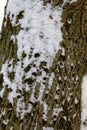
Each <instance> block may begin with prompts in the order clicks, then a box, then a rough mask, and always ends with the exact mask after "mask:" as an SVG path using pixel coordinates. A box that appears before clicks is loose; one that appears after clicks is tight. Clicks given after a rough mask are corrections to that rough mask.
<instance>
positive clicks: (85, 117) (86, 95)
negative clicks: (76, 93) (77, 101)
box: [81, 75, 87, 130]
mask: <svg viewBox="0 0 87 130" xmlns="http://www.w3.org/2000/svg"><path fill="white" fill-rule="evenodd" d="M81 103H82V106H81V130H87V75H85V76H84V77H83V80H82V101H81Z"/></svg>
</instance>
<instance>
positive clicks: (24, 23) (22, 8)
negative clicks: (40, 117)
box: [0, 0, 66, 118]
mask: <svg viewBox="0 0 87 130" xmlns="http://www.w3.org/2000/svg"><path fill="white" fill-rule="evenodd" d="M64 2H66V1H64ZM63 4H64V3H63ZM8 14H9V17H10V20H11V23H12V26H17V25H20V26H21V28H22V29H21V30H20V31H19V33H18V35H13V34H12V36H11V37H10V39H11V40H12V41H13V43H14V44H15V42H16V41H17V46H18V49H17V57H18V59H19V61H18V62H17V64H16V65H15V67H14V68H13V65H12V64H13V60H14V59H11V60H10V61H9V59H8V60H7V61H6V62H5V63H4V64H3V65H2V69H1V72H0V73H3V76H4V83H3V89H2V90H1V91H0V97H3V94H4V91H5V88H6V87H7V86H8V88H11V90H12V91H11V92H10V93H9V94H8V100H9V102H11V103H12V105H13V104H14V99H15V98H16V97H17V96H20V98H19V99H17V109H16V110H17V115H18V113H19V114H21V117H22V118H23V115H24V113H26V112H30V110H31V107H30V108H28V109H27V110H26V111H25V103H24V100H23V99H24V97H23V96H22V94H21V93H19V92H17V90H20V91H22V89H23V88H25V87H26V89H25V90H26V91H30V87H31V86H30V85H28V84H27V83H23V82H22V81H23V79H22V78H23V76H25V79H27V78H32V79H34V80H35V82H38V83H40V90H39V96H38V99H36V98H35V97H34V93H35V87H36V83H34V84H32V95H31V97H30V100H31V102H36V100H37V101H40V103H43V104H44V102H43V101H42V96H43V93H44V89H45V85H44V83H45V81H44V79H43V78H44V77H45V78H48V89H51V86H52V83H53V79H54V77H55V75H54V73H51V74H50V75H49V73H47V72H45V71H44V70H43V68H42V69H40V68H39V66H40V64H41V62H45V63H46V66H45V67H46V68H47V69H48V70H49V68H50V67H51V65H52V62H53V60H54V57H55V55H56V53H57V52H58V51H59V50H60V49H61V50H62V55H64V54H65V50H64V48H62V47H61V45H60V42H62V41H63V38H62V32H61V27H62V26H63V23H62V22H61V16H62V6H61V7H59V6H57V7H55V8H53V7H52V5H51V4H47V5H46V6H44V5H43V1H41V0H25V1H24V0H18V1H16V0H12V1H11V0H10V1H9V2H8V6H7V12H6V15H5V17H6V18H7V16H8ZM19 14H21V15H22V17H21V19H19V21H17V20H16V16H17V15H19ZM5 25H6V24H5ZM23 52H24V53H26V57H25V58H23V57H22V54H23ZM37 53H38V54H39V56H38V57H35V54H37ZM30 55H31V56H30ZM9 65H10V66H9ZM28 65H30V66H31V69H30V70H29V71H28V72H25V71H24V69H25V68H26V67H27V66H28ZM33 65H35V66H34V67H33ZM12 71H14V72H15V75H14V79H13V80H12V81H11V80H10V79H9V77H8V73H9V72H12ZM38 71H41V74H40V75H38V76H36V77H35V76H33V75H32V73H33V72H36V73H38ZM59 79H60V80H61V77H59ZM46 82H47V80H46ZM44 110H45V115H46V113H47V105H46V104H44ZM56 111H57V110H56ZM54 112H55V111H54ZM57 113H58V111H57ZM45 118H46V117H45Z"/></svg>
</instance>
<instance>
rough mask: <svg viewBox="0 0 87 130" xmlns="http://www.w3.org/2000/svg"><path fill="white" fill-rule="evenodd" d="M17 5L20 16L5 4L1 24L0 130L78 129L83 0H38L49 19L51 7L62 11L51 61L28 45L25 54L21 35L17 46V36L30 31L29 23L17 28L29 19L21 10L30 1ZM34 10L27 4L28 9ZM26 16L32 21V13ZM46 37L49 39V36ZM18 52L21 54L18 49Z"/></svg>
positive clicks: (85, 48) (84, 61) (86, 22)
mask: <svg viewBox="0 0 87 130" xmlns="http://www.w3.org/2000/svg"><path fill="white" fill-rule="evenodd" d="M19 1H20V2H22V0H19ZM36 1H37V2H38V3H39V2H41V1H40V0H36ZM20 2H19V3H18V2H17V4H19V5H16V6H17V9H18V10H19V13H17V14H14V12H13V14H12V12H11V13H9V12H8V10H10V9H11V8H10V7H9V5H11V3H10V1H8V4H7V6H6V8H5V16H4V21H3V26H2V35H1V40H0V44H1V45H0V130H80V125H81V83H82V77H83V76H84V74H85V73H86V72H87V56H86V54H87V45H86V44H87V15H86V14H87V0H77V1H75V2H72V1H70V2H67V1H66V2H64V1H62V0H61V1H60V0H53V2H52V1H51V0H43V8H44V9H45V8H47V9H48V6H49V5H50V6H51V14H50V15H49V19H51V20H53V19H54V15H55V13H53V14H52V12H53V11H55V10H56V8H57V9H59V11H60V9H62V10H63V11H62V15H61V17H62V22H63V26H62V28H61V30H62V35H63V36H62V37H63V40H61V41H59V42H60V48H59V50H58V51H56V52H55V56H52V57H51V56H50V54H47V53H49V51H48V52H46V50H45V52H44V54H43V53H42V52H40V50H38V52H35V46H34V45H33V44H32V45H31V47H30V48H28V46H27V48H28V49H27V48H26V51H25V50H24V47H25V44H27V43H26V39H27V37H23V35H24V36H25V34H22V37H21V44H22V41H23V45H22V46H21V45H20V46H19V44H18V42H19V41H18V36H19V34H20V32H21V31H22V30H23V31H24V30H25V33H26V35H30V34H31V33H32V32H30V33H29V30H30V29H32V27H30V26H29V24H28V25H27V26H26V28H25V27H24V28H23V26H24V25H25V21H24V22H23V25H22V24H21V19H23V18H25V17H24V16H28V14H26V15H25V10H24V8H26V6H28V5H29V3H28V2H31V0H29V1H28V0H25V2H24V4H21V3H20ZM26 2H27V3H26ZM15 3H16V0H15ZM22 3H23V2H22ZM25 3H26V4H25ZM32 3H34V2H33V1H32ZM38 3H37V5H38V7H39V4H38ZM35 4H36V3H35ZM11 6H13V7H14V5H11ZM22 6H23V7H22ZM34 6H35V5H34V4H32V8H33V10H34V9H35V8H34ZM29 7H30V5H29ZM20 9H21V10H20ZM22 9H23V10H22ZM15 10H16V9H15ZM34 11H35V10H34ZM57 11H58V10H57ZM27 13H31V12H27ZM44 13H46V12H45V11H44ZM52 15H53V16H52ZM30 17H31V18H32V19H33V17H34V16H33V14H32V16H31V15H30ZM35 18H36V17H35ZM25 20H26V19H25ZM29 20H30V19H29ZM14 21H15V23H13V22H14ZM29 22H31V21H29ZM49 24H51V23H49ZM36 26H39V25H36ZM52 29H53V28H52ZM50 33H51V32H50ZM46 34H47V33H46ZM47 35H48V38H49V34H47ZM60 35H61V34H60ZM43 37H44V35H41V36H40V38H42V39H43ZM24 40H25V41H24ZM30 40H31V38H29V39H28V41H29V44H30ZM33 40H34V39H33ZM34 42H35V40H34ZM49 44H50V43H49ZM53 44H54V43H53ZM49 46H50V45H49ZM41 47H42V46H41ZM19 48H20V49H21V50H22V51H19ZM28 50H29V52H28ZM19 52H20V53H19ZM64 53H65V54H64ZM40 57H41V58H42V59H41V58H40ZM43 57H45V58H43ZM46 57H47V58H46ZM51 58H53V60H52V59H51ZM31 59H32V60H31ZM49 59H50V60H49ZM39 61H40V63H39ZM50 61H52V62H50ZM48 62H49V63H48ZM49 64H51V66H50V65H49Z"/></svg>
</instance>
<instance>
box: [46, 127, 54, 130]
mask: <svg viewBox="0 0 87 130" xmlns="http://www.w3.org/2000/svg"><path fill="white" fill-rule="evenodd" d="M43 130H54V128H53V127H43Z"/></svg>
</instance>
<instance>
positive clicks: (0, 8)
mask: <svg viewBox="0 0 87 130" xmlns="http://www.w3.org/2000/svg"><path fill="white" fill-rule="evenodd" d="M6 2H7V0H2V1H1V2H0V31H1V27H2V22H3V17H4V7H5V5H6Z"/></svg>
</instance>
